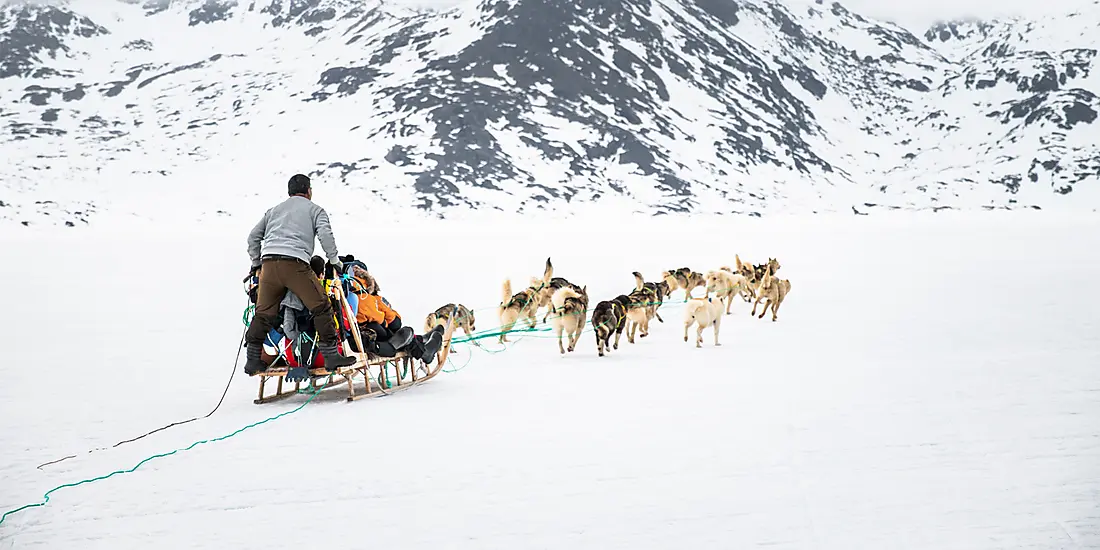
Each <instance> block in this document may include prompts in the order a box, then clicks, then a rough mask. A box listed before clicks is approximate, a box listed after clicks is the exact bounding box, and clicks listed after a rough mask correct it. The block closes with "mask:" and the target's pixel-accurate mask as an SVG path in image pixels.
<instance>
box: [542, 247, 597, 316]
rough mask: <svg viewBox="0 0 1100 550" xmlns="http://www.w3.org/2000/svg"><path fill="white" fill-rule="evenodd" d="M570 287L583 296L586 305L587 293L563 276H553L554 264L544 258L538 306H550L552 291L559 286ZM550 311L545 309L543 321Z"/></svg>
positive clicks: (556, 289)
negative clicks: (544, 264)
mask: <svg viewBox="0 0 1100 550" xmlns="http://www.w3.org/2000/svg"><path fill="white" fill-rule="evenodd" d="M566 287H568V288H572V289H573V291H574V292H576V293H577V294H580V295H582V296H584V299H585V302H584V305H585V307H588V295H587V294H585V293H584V292H581V287H579V286H577V285H575V284H573V283H571V282H569V281H568V280H566V279H565V278H564V277H555V276H554V264H552V263H550V258H546V267H545V268H544V269H543V271H542V288H541V289H540V290H539V307H550V306H552V303H551V299H552V298H553V296H554V293H555V292H557V291H558V290H559V289H561V288H566ZM550 311H551V310H547V311H546V315H543V316H542V322H543V323H545V322H546V319H547V317H549V316H550Z"/></svg>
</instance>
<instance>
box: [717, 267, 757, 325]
mask: <svg viewBox="0 0 1100 550" xmlns="http://www.w3.org/2000/svg"><path fill="white" fill-rule="evenodd" d="M751 284H752V283H750V282H749V280H748V279H746V278H745V276H744V275H741V274H740V273H731V272H729V271H728V270H725V269H719V270H718V271H708V272H707V295H708V296H709V295H710V294H714V297H715V298H718V299H719V300H721V301H723V302H725V304H726V315H729V314H730V307H731V306H733V297H734V296H737V295H739V294H742V293H744V292H747V291H749V289H750V288H751Z"/></svg>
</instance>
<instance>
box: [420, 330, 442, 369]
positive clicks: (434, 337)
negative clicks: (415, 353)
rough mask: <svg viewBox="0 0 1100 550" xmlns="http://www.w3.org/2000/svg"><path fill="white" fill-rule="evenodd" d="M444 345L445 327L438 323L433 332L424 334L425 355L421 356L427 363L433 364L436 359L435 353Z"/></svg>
mask: <svg viewBox="0 0 1100 550" xmlns="http://www.w3.org/2000/svg"><path fill="white" fill-rule="evenodd" d="M442 347H443V327H442V326H441V325H436V326H435V328H433V329H432V330H431V332H429V333H427V334H425V335H424V355H421V356H420V358H421V360H422V361H424V362H425V363H427V364H429V365H430V364H432V361H435V354H437V353H439V349H440V348H442Z"/></svg>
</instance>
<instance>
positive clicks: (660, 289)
mask: <svg viewBox="0 0 1100 550" xmlns="http://www.w3.org/2000/svg"><path fill="white" fill-rule="evenodd" d="M632 275H634V281H635V283H636V284H637V285H641V286H636V288H641V287H645V288H647V289H649V290H651V291H652V292H653V295H654V296H655V297H656V298H657V304H656V305H655V306H654V307H653V315H655V316H656V317H657V320H658V321H660V322H662V323H663V322H665V320H664V319H661V314H660V313H658V312H657V309H658V308H660V307H661V306H662V305H664V303H665V297H667V296H668V293H669V287H668V282H667V281H663V280H662V281H661V282H659V283H647V282H645V279H644V278H642V274H641V273H638V272H637V271H635V272H634V273H632ZM650 318H652V316H651V317H650Z"/></svg>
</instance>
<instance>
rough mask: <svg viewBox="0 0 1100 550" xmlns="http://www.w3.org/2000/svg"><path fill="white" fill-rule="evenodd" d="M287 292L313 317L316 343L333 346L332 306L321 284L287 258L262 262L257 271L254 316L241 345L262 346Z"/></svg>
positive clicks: (301, 264)
mask: <svg viewBox="0 0 1100 550" xmlns="http://www.w3.org/2000/svg"><path fill="white" fill-rule="evenodd" d="M287 290H290V291H291V292H293V293H294V294H295V295H297V296H298V298H299V299H300V300H302V304H304V305H305V306H306V308H308V309H309V312H310V313H311V314H312V315H313V326H314V327H316V328H317V343H318V344H320V345H321V346H335V345H336V342H337V340H338V339H337V336H336V319H335V318H334V317H333V311H332V303H331V302H329V300H328V297H327V296H325V288H324V287H323V286H321V281H320V280H319V279H318V278H317V275H316V274H314V273H313V270H312V269H310V267H309V264H306V263H304V262H300V261H298V260H295V259H289V258H287V259H284V258H270V259H265V260H264V261H263V265H262V266H261V267H260V288H259V291H258V292H257V293H256V316H255V317H254V318H253V319H252V324H250V325H249V326H248V333H247V334H246V335H245V342H246V343H247V344H263V341H264V338H266V337H267V333H268V332H270V331H271V328H272V326H273V325H274V324H275V318H276V316H278V314H279V305H280V304H281V303H282V301H283V297H284V296H285V295H286V291H287Z"/></svg>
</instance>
